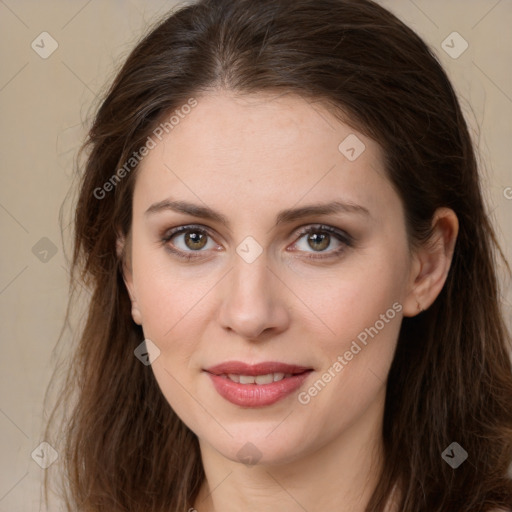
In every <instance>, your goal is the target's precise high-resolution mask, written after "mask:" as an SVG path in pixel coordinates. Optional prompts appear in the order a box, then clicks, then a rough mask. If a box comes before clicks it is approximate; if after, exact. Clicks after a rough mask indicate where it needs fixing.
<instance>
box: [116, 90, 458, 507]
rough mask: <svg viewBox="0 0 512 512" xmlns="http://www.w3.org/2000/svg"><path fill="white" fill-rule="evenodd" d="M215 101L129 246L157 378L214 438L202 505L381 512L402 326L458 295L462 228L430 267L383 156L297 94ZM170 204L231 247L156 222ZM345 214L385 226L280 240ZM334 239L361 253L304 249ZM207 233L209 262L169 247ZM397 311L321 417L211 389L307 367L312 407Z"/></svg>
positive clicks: (131, 278) (321, 405)
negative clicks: (340, 361)
mask: <svg viewBox="0 0 512 512" xmlns="http://www.w3.org/2000/svg"><path fill="white" fill-rule="evenodd" d="M197 99H198V105H197V106H196V107H195V108H194V109H193V110H192V111H191V113H190V114H188V115H187V116H186V118H185V119H183V120H182V121H181V122H180V123H179V124H178V125H177V126H175V127H174V129H173V130H172V131H170V132H169V134H167V135H166V136H165V137H164V138H163V139H162V141H161V143H159V144H158V145H157V147H156V148H154V149H153V150H151V151H150V153H149V154H148V155H147V156H146V157H145V158H144V160H143V161H142V163H141V165H140V167H139V169H138V171H137V172H138V174H137V179H136V184H135V189H134V196H133V224H132V230H131V232H130V234H129V237H128V238H127V239H124V238H123V237H120V238H119V241H118V242H119V247H120V248H121V247H122V246H123V244H125V243H128V251H127V255H128V258H127V260H126V262H125V267H124V277H125V283H126V286H127V289H128V291H129V293H130V297H131V299H132V316H133V319H134V321H135V322H136V323H138V324H140V325H142V327H143V331H144V335H145V337H146V339H149V340H151V341H152V342H153V343H154V344H155V345H156V346H157V347H158V348H159V350H160V355H159V357H158V358H157V359H156V360H155V361H154V362H153V363H152V369H153V371H154V375H155V378H156V380H157V382H158V384H159V386H160V388H161V390H162V393H163V394H164V396H165V398H166V399H167V401H168V402H169V404H170V406H171V407H172V408H173V409H174V410H175V411H176V413H177V414H178V415H179V417H180V418H181V419H182V420H183V421H184V423H185V424H186V425H187V426H188V427H189V428H190V429H191V430H192V431H193V432H194V433H195V434H196V435H197V436H198V438H199V442H200V448H201V454H202V460H203V465H204V468H205V473H206V482H205V483H204V485H203V486H202V488H201V491H200V494H199V496H198V498H197V499H196V501H195V503H194V504H193V505H194V507H195V508H196V509H197V510H198V511H199V512H210V511H219V512H220V511H223V512H224V511H231V510H246V511H258V512H262V511H274V510H276V509H277V508H279V510H283V511H289V512H292V511H293V512H295V511H303V510H309V511H313V510H328V509H331V510H333V509H336V510H341V511H351V512H358V511H363V510H364V508H365V505H366V503H367V501H368V499H369V497H370V495H371V492H372V491H373V488H374V486H375V484H376V482H377V475H378V471H379V469H380V467H381V464H382V457H381V438H380V429H381V425H382V417H383V411H384V399H385V385H386V379H387V375H388V372H389V368H390V365H391V363H392V360H393V354H394V350H395V347H396V341H397V337H398V332H399V328H400V323H401V320H402V318H403V316H413V315H416V314H417V313H418V312H419V311H418V305H420V306H421V307H422V308H423V309H427V308H428V307H429V306H430V305H431V304H432V302H433V301H434V300H435V298H436V297H437V295H438V294H439V292H440V291H441V289H442V286H443V284H444V282H445V280H446V276H447V273H448V270H449V266H450V262H451V258H452V254H453V247H454V243H455V239H456V236H457V232H458V223H457V218H456V216H455V214H454V213H453V211H451V210H449V209H446V208H443V209H439V210H438V211H437V212H436V215H435V216H434V219H433V225H434V227H435V229H434V239H435V240H434V241H435V242H436V243H434V244H433V245H432V246H429V247H428V248H427V247H422V248H420V249H417V250H415V251H414V252H413V251H412V250H411V249H410V246H409V243H408V240H407V237H406V230H405V221H404V212H403V208H402V204H401V201H400V198H399V196H398V195H397V193H396V192H395V190H394V189H393V188H392V187H391V184H390V182H389V180H388V178H387V177H386V175H385V173H384V168H383V155H382V152H381V148H380V146H379V145H378V144H377V143H376V142H374V141H373V140H371V139H369V138H367V137H365V136H364V135H362V134H360V133H359V132H356V131H355V130H354V129H353V128H351V127H349V126H348V125H346V124H344V123H341V122H340V121H339V120H337V119H336V118H334V117H332V116H331V114H330V113H329V112H328V111H327V110H326V109H325V108H324V107H322V106H321V104H320V103H314V104H313V103H311V102H306V101H305V100H304V99H302V98H301V97H299V96H295V95H291V94H289V95H279V96H277V95H269V94H257V95H250V96H248V95H245V96H235V95H234V94H233V93H231V92H228V91H219V90H217V91H212V92H211V93H209V94H205V95H203V96H201V97H198V98H197ZM350 134H355V135H356V136H357V137H358V138H359V139H360V140H361V141H362V142H363V143H364V144H365V150H364V151H363V152H362V153H361V154H360V156H359V157H358V158H357V159H355V160H354V161H350V160H349V159H347V158H346V157H345V156H344V155H343V154H342V153H341V152H340V151H339V149H338V146H339V144H340V142H342V141H343V140H344V139H345V138H346V137H347V136H348V135H350ZM169 198H170V199H172V200H180V201H187V202H190V203H194V204H197V205H200V206H205V205H207V206H208V207H210V208H212V209H214V210H216V211H218V212H220V213H222V214H223V215H224V216H225V217H226V218H227V219H228V220H229V222H230V229H228V228H227V227H225V226H223V225H222V224H220V223H219V222H217V221H212V220H208V219H203V218H198V217H195V216H192V215H190V214H183V213H177V212H174V211H171V210H166V211H160V212H158V213H154V214H149V215H147V214H145V213H144V212H145V211H146V210H147V209H148V208H149V207H150V206H151V205H152V204H154V203H157V202H159V201H162V200H165V199H169ZM333 200H340V201H343V202H351V203H355V204H358V205H360V206H363V207H364V208H366V209H367V210H368V212H369V214H368V215H364V214H360V213H354V212H341V213H336V214H329V215H318V214H315V215H310V216H308V217H305V218H302V219H298V220H295V221H292V222H288V223H282V224H278V225H276V224H275V217H276V215H277V213H278V212H279V211H281V210H282V209H288V208H298V207H302V206H305V205H311V204H317V203H326V202H330V201H333ZM319 223H322V224H324V225H327V226H332V227H334V228H337V229H339V230H342V231H344V232H346V233H348V234H349V235H350V236H352V237H353V238H354V242H353V245H352V246H347V245H345V244H343V243H342V242H340V241H338V240H337V239H336V237H335V236H333V235H332V236H331V237H330V243H326V245H321V244H320V248H319V246H318V242H317V245H315V243H314V242H313V243H311V242H310V243H308V236H307V235H300V234H299V231H300V230H299V228H300V227H306V226H311V225H313V226H316V225H318V224H319ZM189 224H199V225H200V226H202V227H203V228H205V229H206V230H207V231H208V232H209V234H210V236H208V237H207V238H206V239H207V243H206V245H205V246H203V247H200V248H199V252H198V250H197V245H194V242H192V243H191V242H190V241H188V245H187V244H186V239H185V235H184V234H183V233H181V234H177V235H176V236H175V237H174V238H173V239H171V240H170V241H167V242H162V241H161V238H162V234H163V233H165V232H168V231H169V230H170V229H171V228H174V227H178V226H186V225H189ZM191 232H194V233H196V231H194V229H193V228H191ZM316 233H322V231H321V230H320V229H318V230H317V231H316ZM247 236H251V237H253V238H254V239H255V240H256V241H257V243H258V244H259V246H260V247H261V249H262V251H263V252H262V254H261V255H260V256H259V257H258V258H257V259H256V260H255V261H253V262H252V263H248V262H247V261H245V260H244V259H243V258H242V257H240V256H239V254H238V253H237V252H236V248H237V246H239V245H240V244H241V242H242V241H244V239H245V238H246V237H247ZM327 242H329V239H328V240H327ZM196 244H197V242H196ZM173 246H174V247H175V248H176V249H178V250H182V251H184V252H188V253H189V254H190V253H194V254H196V255H197V254H199V257H198V258H197V259H194V260H191V261H186V260H183V259H180V258H178V257H177V256H175V255H173V254H172V253H170V252H169V251H167V250H166V247H173ZM343 246H344V249H343V251H342V252H341V254H339V255H338V256H335V255H332V254H333V252H334V251H335V250H336V249H337V248H339V247H343ZM194 249H196V250H195V252H194ZM311 255H313V256H314V255H324V256H326V257H325V259H323V260H320V259H316V260H315V259H309V258H308V257H309V256H311ZM329 255H331V256H329ZM396 303H398V304H399V305H400V308H401V310H400V311H399V312H397V314H396V316H395V317H394V318H393V319H392V320H389V321H388V322H386V323H385V327H384V328H382V329H381V330H380V331H379V332H378V335H376V336H375V337H374V338H373V339H372V338H369V341H368V343H367V345H366V346H364V347H363V348H362V350H361V351H360V352H359V353H357V355H355V356H354V357H353V359H352V360H350V361H347V364H346V365H344V368H343V370H342V371H340V372H339V373H337V374H336V376H335V377H334V378H332V379H331V381H330V382H329V383H328V384H327V385H326V386H325V387H324V388H323V389H322V390H321V392H319V393H318V394H317V395H316V396H314V397H312V398H311V400H310V402H309V403H308V404H306V405H304V404H301V403H300V402H299V401H298V398H297V394H298V393H293V394H292V395H290V396H288V397H286V398H285V399H283V400H281V401H279V402H277V403H275V404H273V405H270V406H267V407H259V408H253V409H251V408H243V407H239V406H236V405H233V404H231V403H230V402H227V401H226V400H224V398H222V397H221V396H220V395H218V394H217V392H216V390H215V389H214V387H213V385H212V384H211V381H210V378H209V377H208V374H206V373H205V372H203V371H202V370H203V369H205V368H208V367H210V366H213V365H215V364H218V363H221V362H224V361H228V360H241V361H245V362H247V363H249V364H254V363H257V362H262V361H280V362H286V363H292V364H300V365H303V366H306V367H312V368H313V369H314V371H313V373H312V374H311V375H310V376H309V377H308V380H307V381H306V382H305V383H304V384H303V386H302V387H301V389H300V390H299V391H304V390H307V389H309V388H310V387H311V385H312V384H313V383H314V382H315V381H317V380H318V379H319V378H320V377H321V376H322V374H324V373H325V372H326V371H328V369H329V368H330V367H332V365H333V363H334V362H335V361H336V360H337V357H338V356H339V355H343V354H344V353H345V352H346V351H347V350H349V349H350V346H351V343H352V341H353V340H355V339H356V337H357V335H358V334H359V333H361V332H362V331H364V330H365V328H368V327H370V326H374V325H375V323H376V321H377V320H379V319H380V318H381V315H382V314H385V313H386V311H387V310H389V309H390V308H392V305H393V304H396ZM248 442H250V443H252V444H253V445H254V446H256V447H257V453H258V456H259V457H260V459H259V460H258V461H257V464H255V465H246V464H244V463H243V462H242V461H240V460H239V457H238V456H237V452H238V451H239V450H240V449H241V448H242V447H243V446H244V445H246V443H248ZM389 505H390V507H392V505H393V503H391V502H390V504H389Z"/></svg>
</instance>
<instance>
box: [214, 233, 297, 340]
mask: <svg viewBox="0 0 512 512" xmlns="http://www.w3.org/2000/svg"><path fill="white" fill-rule="evenodd" d="M247 244H248V247H249V251H248V252H250V251H251V246H250V244H251V242H250V241H248V242H247ZM252 250H253V253H252V254H253V255H254V248H253V249H252ZM226 281H227V283H226V288H225V290H223V293H224V295H223V301H222V307H221V310H220V315H219V319H220V322H221V324H222V326H223V327H224V328H225V329H227V330H229V331H233V332H236V333H237V334H239V335H240V336H241V337H243V338H245V339H248V340H257V339H260V338H261V337H262V334H263V333H264V332H266V331H268V332H271V331H275V332H276V333H277V332H281V331H282V330H283V329H285V328H286V327H287V325H288V322H289V318H288V313H287V308H286V307H285V304H284V298H283V297H282V296H281V295H280V291H279V287H281V286H282V285H280V283H279V281H278V280H277V279H276V277H275V276H274V274H273V273H272V272H271V271H270V269H269V268H268V266H267V262H266V258H264V257H263V256H262V255H260V256H259V257H258V258H257V259H255V260H253V262H252V263H247V261H245V259H244V258H242V257H241V258H240V259H239V261H238V262H237V263H236V264H235V268H234V269H233V271H232V272H231V273H230V275H229V276H227V280H226Z"/></svg>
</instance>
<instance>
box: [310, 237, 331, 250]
mask: <svg viewBox="0 0 512 512" xmlns="http://www.w3.org/2000/svg"><path fill="white" fill-rule="evenodd" d="M307 241H308V245H309V246H310V247H311V248H312V249H314V250H315V251H323V250H325V249H327V247H329V243H330V241H331V235H328V234H318V233H314V234H310V235H308V238H307Z"/></svg>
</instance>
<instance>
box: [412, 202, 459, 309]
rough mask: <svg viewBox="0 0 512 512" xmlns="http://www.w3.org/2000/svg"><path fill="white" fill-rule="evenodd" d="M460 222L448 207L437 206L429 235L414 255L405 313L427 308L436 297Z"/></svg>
mask: <svg viewBox="0 0 512 512" xmlns="http://www.w3.org/2000/svg"><path fill="white" fill-rule="evenodd" d="M458 231H459V222H458V219H457V216H456V215H455V212H454V211H453V210H451V209H450V208H438V209H437V210H436V212H435V214H434V217H433V221H432V236H431V238H430V240H428V241H427V242H426V243H425V244H424V245H423V246H422V247H421V248H419V249H418V250H417V251H416V253H415V255H414V262H413V265H412V266H411V269H412V272H411V287H410V291H409V293H408V296H407V299H406V300H405V301H404V316H408V317H412V316H416V315H417V314H419V313H421V312H422V311H425V310H426V309H428V308H429V307H430V306H431V305H432V303H433V302H434V301H435V300H436V298H437V296H438V295H439V293H441V290H442V289H443V286H444V284H445V282H446V279H447V277H448V273H449V271H450V267H451V263H452V258H453V252H454V249H455V243H456V240H457V235H458Z"/></svg>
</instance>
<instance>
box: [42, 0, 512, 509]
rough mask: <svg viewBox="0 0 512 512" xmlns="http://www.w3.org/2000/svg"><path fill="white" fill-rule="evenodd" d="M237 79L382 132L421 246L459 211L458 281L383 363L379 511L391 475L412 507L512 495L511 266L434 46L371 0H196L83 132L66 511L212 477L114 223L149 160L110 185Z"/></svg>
mask: <svg viewBox="0 0 512 512" xmlns="http://www.w3.org/2000/svg"><path fill="white" fill-rule="evenodd" d="M221 88H223V89H227V90H230V91H234V92H236V93H240V94H245V93H256V92H261V91H277V92H279V91H280V92H283V93H288V92H290V93H295V94H299V95H301V96H302V97H303V98H305V99H308V100H316V101H321V102H323V104H324V105H326V106H327V107H328V108H329V109H330V111H332V113H333V114H335V115H337V116H338V117H339V119H340V120H342V121H344V122H345V123H347V124H349V125H350V126H352V127H353V128H355V129H356V130H358V131H360V132H361V133H363V134H365V135H367V136H369V137H371V138H372V139H374V140H375V141H377V142H378V143H379V144H380V145H381V147H382V148H383V150H384V154H385V164H386V170H387V173H388V177H389V179H390V181H391V182H392V184H393V185H394V187H395V188H396V191H397V192H398V194H399V196H400V197H401V200H402V202H403V205H404V209H405V212H406V223H407V230H408V236H409V239H410V243H411V244H412V245H416V244H421V243H424V242H426V241H427V240H428V238H429V234H430V231H429V229H430V226H431V220H432V216H433V213H434V211H435V210H436V208H438V207H442V206H447V207H449V208H452V209H453V210H454V211H455V213H456V214H457V216H458V219H459V226H460V228H459V235H458V239H457V243H456V247H455V252H454V256H453V261H452V266H451V269H450V272H449V275H448V278H447V281H446V283H445V286H444V288H443V290H442V291H441V293H440V295H439V296H438V297H437V299H436V301H435V302H434V304H433V305H432V306H431V307H430V308H429V309H428V310H427V311H425V312H423V313H421V314H419V315H418V316H416V317H414V318H404V320H403V323H402V327H401V331H400V335H399V339H398V345H397V349H396V354H395V358H394V360H393V363H392V367H391V370H390V373H389V378H388V382H387V394H386V403H385V413H384V424H383V430H382V437H383V443H384V449H385V457H384V468H383V471H382V474H381V477H380V480H379V483H378V485H377V486H376V488H375V490H374V492H373V495H372V497H371V499H370V501H369V503H368V505H367V507H366V511H367V512H378V511H383V510H384V506H385V504H386V501H387V500H388V498H389V496H390V492H391V490H392V488H393V485H394V484H395V483H399V484H400V489H401V493H400V503H399V509H400V510H402V511H407V512H411V511H415V512H427V511H428V512H453V511H462V510H464V511H465V512H485V511H489V510H492V509H493V508H496V507H510V506H511V505H512V481H511V478H510V475H508V474H507V472H508V468H509V465H510V463H511V461H512V368H511V362H510V357H509V351H510V348H511V342H510V333H509V332H508V331H507V328H506V325H505V322H504V316H503V312H502V310H501V306H500V297H501V296H500V289H499V286H498V279H497V270H496V269H497V266H498V264H499V262H500V260H499V258H500V257H501V258H502V261H504V258H503V255H502V253H501V250H500V249H499V246H498V243H497V241H496V236H495V232H494V230H493V227H492V225H491V223H490V221H489V217H488V214H487V212H486V206H485V204H484V202H483V199H482V191H481V185H480V181H479V177H478V169H477V161H476V156H475V149H474V146H473V142H472V140H471V137H470V133H469V130H468V127H467V124H466V121H465V119H464V117H463V113H462V111H461V108H460V105H459V102H458V99H457V97H456V95H455V93H454V90H453V88H452V85H451V84H450V81H449V79H448V78H447V75H446V73H445V72H444V71H443V69H442V67H441V65H440V63H439V61H438V60H437V58H436V56H435V53H434V52H433V51H432V50H431V49H430V48H429V47H428V46H427V45H426V44H425V43H424V42H423V41H422V40H421V39H420V37H418V36H417V35H416V34H415V33H414V32H413V31H412V30H411V29H410V28H408V27H407V26H405V25H404V24H403V23H402V22H401V21H400V20H398V19H397V18H396V17H395V16H394V15H392V14H391V13H390V12H388V11H387V10H385V9H384V8H382V7H381V6H379V5H378V4H376V3H374V2H372V1H370V0H358V1H356V0H258V1H257V2H255V1H253V0H200V1H199V2H197V3H194V4H191V5H187V6H184V7H182V8H180V9H179V10H176V11H175V12H173V13H172V14H171V15H169V16H168V17H167V18H166V19H164V20H163V21H162V22H161V23H159V24H158V25H157V26H156V28H154V29H153V30H151V32H150V33H148V35H146V36H145V37H144V38H143V39H142V41H141V42H140V43H139V44H138V45H137V46H136V48H135V49H134V50H133V51H132V53H131V54H130V55H129V57H128V59H127V60H126V62H125V63H124V65H123V66H122V69H121V70H120V72H119V73H118V74H117V76H116V78H115V80H114V82H113V84H112V86H111V87H110V89H109V90H108V92H107V94H106V95H105V98H104V100H103V102H102V104H101V106H100V108H99V109H98V111H97V114H96V116H95V119H94V122H93V124H92V127H91V129H90V132H89V135H88V139H87V141H86V143H85V145H84V148H83V149H84V151H85V150H87V152H88V154H87V160H86V162H85V166H84V170H83V173H82V174H81V175H80V187H79V191H78V201H77V205H76V213H75V218H74V229H75V232H74V250H73V256H72V261H71V265H72V274H71V275H72V278H73V281H72V282H74V283H77V282H79V283H81V284H83V285H84V286H85V287H87V288H88V290H89V291H90V293H91V297H90V300H89V302H88V304H87V316H86V318H85V323H84V325H83V328H81V330H80V333H79V337H78V341H77V346H76V347H73V350H72V357H71V360H70V361H69V362H68V363H66V364H67V365H68V370H67V374H66V378H65V379H64V381H63V384H62V387H61V388H60V395H59V399H58V401H57V404H56V405H55V408H54V410H53V411H52V414H51V416H50V419H49V421H48V427H47V430H46V433H45V436H46V437H45V439H46V440H47V441H48V442H50V444H52V445H55V448H56V449H57V450H58V451H59V453H60V457H61V461H62V469H63V471H64V478H63V481H64V484H63V485H64V489H63V490H62V493H63V494H64V500H65V503H66V506H67V510H68V511H74V512H75V511H88V512H100V511H101V512H103V511H108V512H120V511H126V512H128V511H129V512H139V511H140V512H142V511H144V512H149V511H155V512H163V511H166V512H169V511H173V512H174V511H176V512H185V511H187V510H188V508H189V507H190V506H191V505H192V504H193V503H194V499H195V497H196V495H197V492H198V490H199V488H200V486H201V483H202V481H203V479H204V472H203V468H202V463H201V458H200V451H199V446H198V442H197V438H196V436H195V435H194V434H193V433H192V432H191V431H190V429H189V428H188V427H187V426H186V425H185V424H184V423H183V422H182V421H181V420H180V419H179V418H178V417H177V415H176V414H175V413H174V411H173V410H172V408H171V407H170V406H169V404H168V403H167V401H166V400H165V398H164V397H163V395H162V393H161V391H160V389H159V387H158V384H157V382H156V381H155V378H154V376H153V373H152V370H151V367H150V366H145V365H143V364H141V362H140V361H139V360H138V359H137V358H136V357H134V349H135V348H136V347H137V346H138V345H139V344H140V343H141V342H142V340H143V339H144V338H143V333H142V330H141V328H140V326H138V325H136V324H135V323H134V322H133V321H132V318H131V314H130V311H131V309H130V300H129V296H128V294H127V290H126V288H125V286H124V283H123V279H122V274H121V265H122V260H123V258H124V256H125V255H124V254H121V255H118V254H117V253H116V238H117V236H118V234H119V233H121V234H124V235H127V234H129V231H130V225H131V215H132V204H131V202H132V194H133V187H134V178H135V175H136V171H137V166H136V165H134V166H133V168H132V169H126V168H125V173H123V174H124V175H123V177H122V179H119V180H115V182H112V181H111V183H114V184H113V185H112V186H111V187H108V192H105V193H103V192H102V193H101V194H100V193H99V192H98V190H99V189H102V190H103V191H105V190H106V189H105V187H104V185H105V183H106V182H108V181H109V180H111V179H112V176H113V175H114V174H115V173H116V171H117V170H118V169H119V168H121V167H122V166H123V165H124V164H125V163H126V162H127V161H129V159H130V156H131V155H133V154H134V153H135V152H138V151H139V149H140V148H141V147H142V146H143V145H144V144H145V143H146V141H147V137H148V136H149V135H150V134H151V133H152V131H153V130H154V129H155V127H157V126H158V125H159V123H161V122H162V119H164V117H165V116H169V115H170V114H171V113H172V112H173V111H174V110H176V109H178V108H180V106H181V105H184V104H186V103H187V101H189V100H190V98H192V97H194V96H195V95H197V96H198V97H199V96H200V95H201V94H204V93H208V92H209V91H214V90H216V89H221ZM100 195H102V196H103V197H98V196H100ZM507 268H509V267H508V265H507ZM71 295H73V293H72V294H71ZM70 304H71V298H70ZM69 311H70V310H69V309H68V315H69ZM63 406H65V410H66V411H67V414H64V416H63V418H62V420H61V424H60V430H59V431H58V432H56V433H55V435H54V437H52V436H53V431H52V425H53V423H54V416H55V417H56V411H57V410H59V409H60V408H61V407H63ZM452 442H457V443H458V444H459V445H460V446H462V447H463V448H464V450H465V451H466V452H467V453H468V459H467V460H466V461H465V462H464V463H463V464H462V465H460V466H459V467H458V468H456V469H454V468H452V467H451V466H450V465H449V464H447V463H446V462H445V460H443V458H442V453H443V451H444V450H445V449H446V448H447V447H448V446H449V445H450V444H451V443H452ZM49 471H51V469H50V470H49ZM47 480H48V479H47V478H46V477H45V496H47V494H46V489H47V485H48V483H47Z"/></svg>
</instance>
